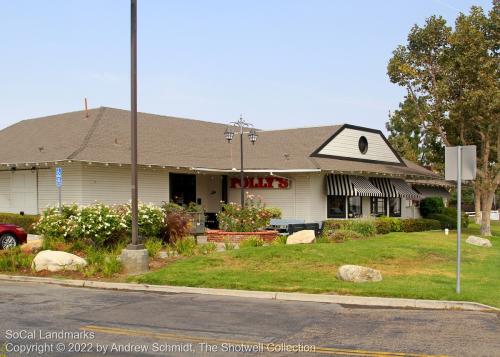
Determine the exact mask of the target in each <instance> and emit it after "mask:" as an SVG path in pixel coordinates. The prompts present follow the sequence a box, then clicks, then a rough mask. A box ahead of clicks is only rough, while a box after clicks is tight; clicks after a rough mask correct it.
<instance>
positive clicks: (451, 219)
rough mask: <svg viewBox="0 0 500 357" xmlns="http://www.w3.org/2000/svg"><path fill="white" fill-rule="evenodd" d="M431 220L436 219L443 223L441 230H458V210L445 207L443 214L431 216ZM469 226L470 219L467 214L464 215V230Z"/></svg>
mask: <svg viewBox="0 0 500 357" xmlns="http://www.w3.org/2000/svg"><path fill="white" fill-rule="evenodd" d="M428 218H430V219H436V220H438V221H439V222H441V229H445V228H448V229H457V209H456V208H451V207H445V208H444V209H443V211H442V212H441V213H436V214H431V215H429V217H428ZM468 226H469V217H468V216H467V215H466V214H463V215H462V228H467V227H468Z"/></svg>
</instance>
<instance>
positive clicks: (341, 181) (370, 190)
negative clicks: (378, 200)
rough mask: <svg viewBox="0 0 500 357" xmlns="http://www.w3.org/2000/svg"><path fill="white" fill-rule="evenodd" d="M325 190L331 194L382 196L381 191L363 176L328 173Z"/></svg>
mask: <svg viewBox="0 0 500 357" xmlns="http://www.w3.org/2000/svg"><path fill="white" fill-rule="evenodd" d="M326 191H327V194H328V195H331V196H374V197H382V196H383V193H382V192H381V191H380V190H379V189H378V188H376V187H375V186H373V185H372V183H371V182H370V181H369V180H368V179H367V178H366V177H363V176H349V175H328V176H327V177H326Z"/></svg>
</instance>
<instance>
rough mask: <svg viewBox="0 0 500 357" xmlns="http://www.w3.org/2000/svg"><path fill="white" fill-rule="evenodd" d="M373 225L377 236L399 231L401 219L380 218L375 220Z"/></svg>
mask: <svg viewBox="0 0 500 357" xmlns="http://www.w3.org/2000/svg"><path fill="white" fill-rule="evenodd" d="M374 224H375V230H376V232H377V234H387V233H390V232H400V231H401V218H394V217H386V216H382V217H379V218H376V219H375V222H374Z"/></svg>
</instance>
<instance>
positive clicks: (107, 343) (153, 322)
mask: <svg viewBox="0 0 500 357" xmlns="http://www.w3.org/2000/svg"><path fill="white" fill-rule="evenodd" d="M0 342H1V345H3V347H1V346H0V348H3V350H2V349H0V356H1V357H3V356H9V357H10V356H67V355H86V356H99V355H100V356H102V355H108V356H191V355H196V356H247V355H261V356H290V355H293V356H314V355H331V356H383V357H391V356H414V357H416V356H429V355H430V356H474V357H477V356H500V317H499V315H498V314H495V313H486V312H464V311H432V310H409V309H388V308H373V307H372V308H366V307H353V306H342V305H337V304H325V303H313V302H307V303H305V302H292V301H273V300H261V299H250V298H235V297H218V296H207V295H195V294H157V293H141V292H124V291H111V290H97V289H85V288H71V287H61V286H55V285H46V284H37V283H17V282H0ZM296 351H297V352H296Z"/></svg>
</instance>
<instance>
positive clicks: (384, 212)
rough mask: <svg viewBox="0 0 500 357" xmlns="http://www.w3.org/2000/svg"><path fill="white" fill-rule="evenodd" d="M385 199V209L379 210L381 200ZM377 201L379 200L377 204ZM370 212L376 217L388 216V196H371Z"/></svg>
mask: <svg viewBox="0 0 500 357" xmlns="http://www.w3.org/2000/svg"><path fill="white" fill-rule="evenodd" d="M380 200H383V207H384V208H383V211H382V212H380V211H379V210H378V207H379V203H378V202H379V201H380ZM375 202H377V203H376V204H375ZM374 207H377V210H376V211H375V212H374ZM370 214H371V215H372V216H375V217H380V216H387V197H370Z"/></svg>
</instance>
